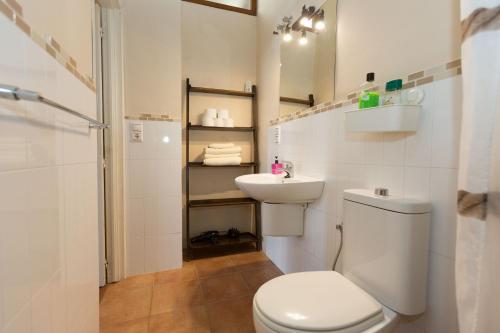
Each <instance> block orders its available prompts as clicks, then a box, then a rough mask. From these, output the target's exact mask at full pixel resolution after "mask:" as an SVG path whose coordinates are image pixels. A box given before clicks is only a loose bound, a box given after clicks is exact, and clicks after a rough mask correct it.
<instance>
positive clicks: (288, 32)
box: [283, 26, 293, 42]
mask: <svg viewBox="0 0 500 333" xmlns="http://www.w3.org/2000/svg"><path fill="white" fill-rule="evenodd" d="M292 39H293V36H292V29H291V28H290V26H287V27H286V28H285V33H284V35H283V40H284V41H285V42H289V41H291V40H292Z"/></svg>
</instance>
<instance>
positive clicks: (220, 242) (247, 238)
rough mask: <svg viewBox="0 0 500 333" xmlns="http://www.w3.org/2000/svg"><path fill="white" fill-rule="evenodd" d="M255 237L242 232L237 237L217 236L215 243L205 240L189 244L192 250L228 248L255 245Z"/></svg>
mask: <svg viewBox="0 0 500 333" xmlns="http://www.w3.org/2000/svg"><path fill="white" fill-rule="evenodd" d="M256 242H257V237H256V236H255V235H254V234H252V233H250V232H242V233H240V234H239V237H234V236H229V235H219V236H218V237H217V241H216V242H213V241H212V240H209V239H207V240H206V241H197V242H191V244H190V246H191V248H192V249H205V248H217V247H220V248H221V247H229V246H239V245H242V244H249V243H256Z"/></svg>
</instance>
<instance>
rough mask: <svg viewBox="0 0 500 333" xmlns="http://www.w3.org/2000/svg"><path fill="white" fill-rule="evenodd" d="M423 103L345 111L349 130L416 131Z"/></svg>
mask: <svg viewBox="0 0 500 333" xmlns="http://www.w3.org/2000/svg"><path fill="white" fill-rule="evenodd" d="M421 112H422V106H421V105H385V106H378V107H374V108H367V109H357V110H353V111H346V112H345V129H346V131H348V132H416V131H417V129H418V123H419V117H420V113H421Z"/></svg>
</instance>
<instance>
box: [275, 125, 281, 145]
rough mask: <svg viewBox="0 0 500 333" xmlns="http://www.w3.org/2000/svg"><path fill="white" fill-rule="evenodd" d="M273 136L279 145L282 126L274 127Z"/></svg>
mask: <svg viewBox="0 0 500 333" xmlns="http://www.w3.org/2000/svg"><path fill="white" fill-rule="evenodd" d="M273 138H274V143H275V144H277V145H279V144H280V143H281V126H275V127H274V128H273Z"/></svg>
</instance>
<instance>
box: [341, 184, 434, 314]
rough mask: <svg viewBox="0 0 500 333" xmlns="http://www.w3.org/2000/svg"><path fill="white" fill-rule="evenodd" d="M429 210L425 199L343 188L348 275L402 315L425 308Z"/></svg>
mask: <svg viewBox="0 0 500 333" xmlns="http://www.w3.org/2000/svg"><path fill="white" fill-rule="evenodd" d="M430 209H431V205H430V203H428V202H424V201H418V200H413V199H405V198H402V197H397V196H387V197H382V196H377V195H375V194H374V193H373V192H372V191H368V190H345V191H344V220H343V223H344V247H343V250H342V258H343V259H342V267H343V268H342V271H343V274H344V275H345V276H346V277H347V278H348V279H349V280H351V281H352V282H354V283H355V284H357V285H358V286H359V287H361V288H363V289H364V290H365V291H367V292H368V293H370V294H371V295H372V296H373V297H375V298H376V299H377V300H378V301H379V302H380V303H382V304H383V305H385V306H387V307H388V308H390V309H392V310H394V311H396V312H398V313H401V314H405V315H415V314H419V313H422V312H424V310H425V304H426V289H427V268H428V250H429V224H430Z"/></svg>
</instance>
